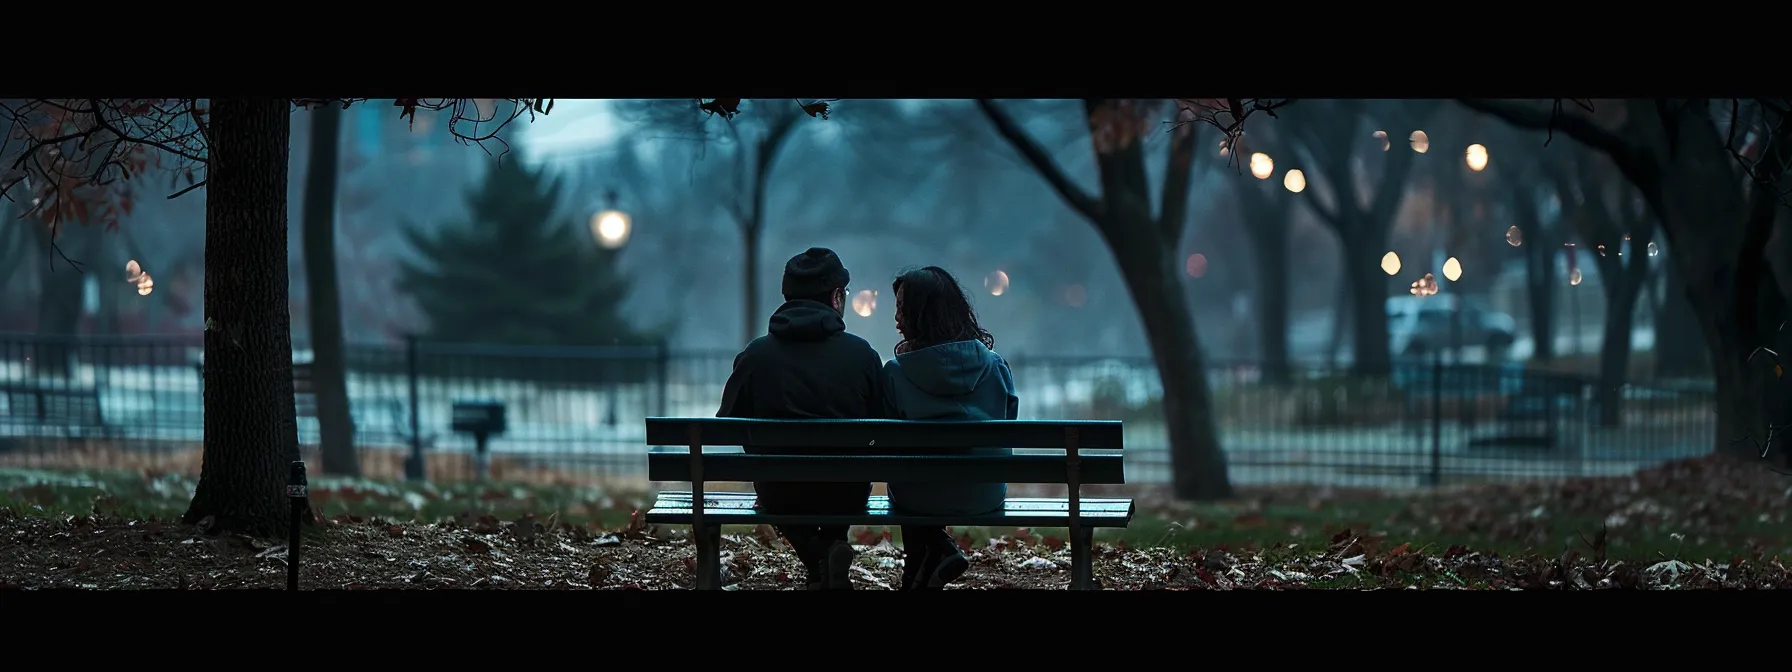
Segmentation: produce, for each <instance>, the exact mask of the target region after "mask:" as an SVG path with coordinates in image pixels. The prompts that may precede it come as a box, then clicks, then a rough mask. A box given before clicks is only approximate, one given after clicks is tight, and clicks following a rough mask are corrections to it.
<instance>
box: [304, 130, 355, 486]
mask: <svg viewBox="0 0 1792 672" xmlns="http://www.w3.org/2000/svg"><path fill="white" fill-rule="evenodd" d="M310 114H311V139H310V141H311V152H310V159H309V160H308V162H307V163H306V165H305V196H304V198H305V201H304V207H305V212H304V215H303V216H304V218H305V221H304V227H305V230H304V238H303V239H302V241H303V244H304V248H305V249H304V252H305V288H306V295H307V296H308V297H309V300H308V301H307V302H306V308H307V311H306V312H307V314H308V315H307V316H308V317H309V321H310V323H311V353H312V360H311V392H312V395H313V396H315V397H316V398H317V427H318V444H319V445H318V448H319V450H320V452H321V453H322V454H323V473H326V474H336V475H340V476H360V475H361V461H360V460H359V459H357V457H356V455H355V424H354V417H353V416H352V415H351V414H350V413H349V403H348V362H347V361H346V358H345V355H344V352H343V351H344V349H345V348H344V345H343V337H342V289H341V286H340V285H339V282H338V279H337V276H336V182H337V175H338V171H339V167H338V166H339V164H338V159H339V154H340V150H341V147H342V139H341V132H342V108H340V107H337V106H336V105H324V106H323V107H319V108H317V109H314V110H312V111H311V113H310Z"/></svg>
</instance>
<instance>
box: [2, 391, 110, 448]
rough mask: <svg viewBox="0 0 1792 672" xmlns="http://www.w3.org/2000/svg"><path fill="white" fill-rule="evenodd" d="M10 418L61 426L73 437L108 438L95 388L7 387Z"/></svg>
mask: <svg viewBox="0 0 1792 672" xmlns="http://www.w3.org/2000/svg"><path fill="white" fill-rule="evenodd" d="M4 389H5V392H6V408H7V415H8V416H10V417H12V418H14V419H16V420H20V421H26V422H33V423H35V424H37V425H38V426H39V427H59V428H61V429H63V430H64V431H66V432H67V433H68V436H69V437H70V438H79V437H83V436H89V435H94V434H98V435H104V434H105V429H106V427H105V425H106V419H105V414H104V413H103V412H102V410H101V408H100V391H99V388H95V387H69V388H61V387H42V386H15V387H7V388H4Z"/></svg>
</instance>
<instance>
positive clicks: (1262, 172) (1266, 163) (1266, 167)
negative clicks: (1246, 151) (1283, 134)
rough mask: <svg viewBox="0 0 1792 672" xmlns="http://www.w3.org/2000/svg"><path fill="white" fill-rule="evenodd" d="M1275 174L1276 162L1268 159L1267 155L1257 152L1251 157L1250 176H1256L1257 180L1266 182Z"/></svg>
mask: <svg viewBox="0 0 1792 672" xmlns="http://www.w3.org/2000/svg"><path fill="white" fill-rule="evenodd" d="M1275 172H1276V161H1275V159H1272V158H1269V155H1268V154H1264V153H1263V152H1257V153H1256V154H1252V155H1251V175H1254V176H1256V178H1257V179H1259V180H1267V179H1269V176H1270V175H1271V174H1273V173H1275Z"/></svg>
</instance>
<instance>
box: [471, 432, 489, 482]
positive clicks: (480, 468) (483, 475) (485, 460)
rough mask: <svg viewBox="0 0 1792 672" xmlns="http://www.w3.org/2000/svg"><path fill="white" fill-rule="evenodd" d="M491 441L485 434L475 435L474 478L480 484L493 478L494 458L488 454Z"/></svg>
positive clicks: (477, 433)
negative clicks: (489, 441)
mask: <svg viewBox="0 0 1792 672" xmlns="http://www.w3.org/2000/svg"><path fill="white" fill-rule="evenodd" d="M489 439H490V437H489V436H488V435H487V434H486V433H485V432H475V433H474V434H473V478H474V479H475V480H477V481H479V482H480V483H484V482H486V480H487V479H489V478H491V471H492V456H491V453H490V452H488V451H489V450H490V444H488V443H487V441H488V440H489Z"/></svg>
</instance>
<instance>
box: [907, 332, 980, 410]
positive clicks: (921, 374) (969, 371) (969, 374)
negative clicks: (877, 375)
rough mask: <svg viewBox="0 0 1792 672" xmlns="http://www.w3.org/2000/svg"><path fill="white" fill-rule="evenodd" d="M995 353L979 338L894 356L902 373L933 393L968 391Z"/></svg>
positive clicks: (936, 394)
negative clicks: (978, 339)
mask: <svg viewBox="0 0 1792 672" xmlns="http://www.w3.org/2000/svg"><path fill="white" fill-rule="evenodd" d="M996 361H997V356H996V353H995V352H993V351H991V350H990V349H989V348H988V347H985V346H984V345H983V342H982V341H957V342H954V343H941V344H939V345H936V346H933V347H929V348H922V349H920V350H915V351H912V352H906V353H903V354H900V355H897V356H896V365H897V366H899V367H901V368H902V375H903V377H905V378H908V380H909V382H911V383H914V385H915V387H916V388H919V389H920V390H921V391H922V392H926V393H928V394H931V395H935V396H942V397H949V396H957V395H961V394H968V393H970V391H971V390H974V389H977V384H978V383H980V382H982V381H983V377H984V376H987V375H989V374H990V370H991V369H993V368H995V367H994V364H995V362H996Z"/></svg>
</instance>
